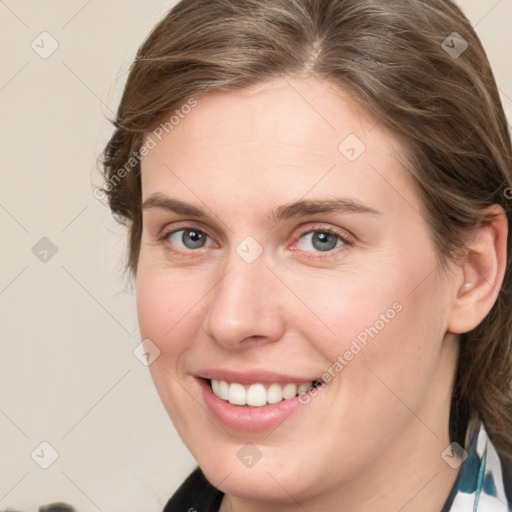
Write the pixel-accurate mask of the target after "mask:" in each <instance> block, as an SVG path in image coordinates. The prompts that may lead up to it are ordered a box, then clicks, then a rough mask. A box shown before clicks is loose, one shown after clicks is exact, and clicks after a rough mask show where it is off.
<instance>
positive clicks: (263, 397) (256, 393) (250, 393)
mask: <svg viewBox="0 0 512 512" xmlns="http://www.w3.org/2000/svg"><path fill="white" fill-rule="evenodd" d="M247 405H250V406H252V407H261V406H262V405H267V391H266V389H265V386H263V385H262V384H254V385H253V386H251V387H250V388H249V389H248V390H247Z"/></svg>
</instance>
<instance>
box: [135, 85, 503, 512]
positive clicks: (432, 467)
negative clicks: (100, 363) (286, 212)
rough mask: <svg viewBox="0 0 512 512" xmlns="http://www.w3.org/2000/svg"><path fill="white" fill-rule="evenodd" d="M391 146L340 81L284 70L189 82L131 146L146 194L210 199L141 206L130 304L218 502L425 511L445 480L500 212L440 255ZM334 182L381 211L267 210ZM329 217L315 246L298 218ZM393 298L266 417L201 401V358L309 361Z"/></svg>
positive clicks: (489, 295) (329, 190)
mask: <svg viewBox="0 0 512 512" xmlns="http://www.w3.org/2000/svg"><path fill="white" fill-rule="evenodd" d="M291 84H293V88H292V87H291ZM348 134H356V135H357V137H359V139H360V140H361V141H363V142H364V144H365V145H366V150H365V151H364V152H363V153H362V154H361V156H359V158H357V160H355V161H353V162H351V161H349V160H348V159H347V158H345V156H344V155H343V154H342V153H341V152H340V151H339V149H338V145H339V144H340V142H342V141H343V140H344V139H345V137H346V136H347V135H348ZM400 150H401V146H400V144H399V142H398V140H397V139H396V138H395V137H393V135H392V134H391V133H389V132H387V131H386V130H385V129H384V128H383V127H382V125H380V124H378V123H377V122H376V120H375V119H373V118H372V117H371V116H370V115H369V114H368V113H367V112H366V111H365V110H364V109H363V108H362V107H361V106H360V105H358V104H357V103H356V102H355V101H354V100H353V99H352V98H351V97H350V96H349V95H348V94H347V93H345V92H343V91H342V90H339V89H335V88H334V87H333V86H330V85H329V84H327V83H325V82H321V81H317V80H315V79H312V78H297V77H295V78H293V80H292V79H291V78H290V79H286V80H284V79H276V80H273V81H271V82H267V83H265V84H262V85H259V86H257V87H252V88H250V89H245V90H243V91H238V92H224V93H210V94H207V95H206V96H204V97H202V98H199V100H198V105H197V107H195V108H194V109H192V111H191V112H190V113H189V114H188V115H187V116H186V117H185V118H184V119H183V120H182V121H181V122H180V123H179V125H177V126H176V127H175V128H174V129H173V130H172V131H170V132H169V134H167V135H165V136H164V137H163V138H162V141H161V142H159V143H158V144H157V146H156V147H155V148H154V149H152V150H151V151H150V152H149V154H148V155H147V156H146V157H145V158H144V160H143V162H142V194H143V201H145V200H147V199H148V198H149V197H151V196H152V195H154V194H157V193H158V194H160V195H162V196H167V197H172V198H175V199H179V200H181V201H184V202H186V203H189V204H190V205H193V206H195V207H197V208H200V209H202V210H205V211H206V213H207V217H205V218H202V219H198V218H196V217H193V216H191V215H186V214H177V213H174V212H171V211H167V210H166V209H164V208H158V207H152V208H146V209H144V212H143V233H142V240H141V250H140V258H139V264H138V269H137V304H138V315H139V324H140V330H141V334H142V337H143V338H144V339H150V340H151V341H152V342H153V343H154V344H155V345H157V346H158V348H159V350H160V356H159V357H158V358H157V359H156V360H155V362H154V363H153V364H152V365H151V366H150V371H151V374H152V377H153V380H154V382H155V385H156V388H157V390H158V392H159V394H160V397H161V399H162V401H163V404H164V406H165V407H166V409H167V411H168V413H169V415H170V417H171V419H172V421H173V423H174V425H175V427H176V429H177V431H178V433H179V434H180V436H181V438H182V439H183V441H184V442H185V444H186V445H187V447H188V448H189V450H190V451H191V453H192V454H193V455H194V457H195V458H196V460H197V461H198V463H199V465H200V467H201V468H202V470H203V472H204V473H205V475H206V477H207V478H208V479H209V480H210V482H211V483H212V484H213V485H215V486H217V487H218V488H220V489H221V490H222V491H223V492H224V493H226V496H225V497H224V500H223V503H222V507H221V511H222V512H225V511H228V510H233V511H237V512H240V511H243V512H256V511H263V510H265V511H286V512H288V511H295V510H304V509H305V510H308V511H310V512H315V511H320V510H343V511H344V512H356V511H359V512H360V511H361V510H373V509H375V510H379V511H381V512H386V511H393V512H396V511H397V510H401V511H402V512H407V511H415V512H422V511H425V512H426V511H432V512H434V511H436V512H437V511H439V510H440V509H441V507H442V505H443V504H444V502H445V500H446V498H447V495H448V493H449V491H450V489H451V487H452V485H453V483H454V480H455V478H456V475H457V470H454V469H452V468H451V467H450V466H449V465H448V464H446V463H445V461H444V460H443V459H442V458H441V453H442V452H443V450H444V449H445V448H446V447H447V446H448V445H449V444H450V440H449V435H448V424H449V409H450V397H451V387H452V383H453V378H454V373H455V368H456V362H457V356H458V338H459V336H458V334H459V333H461V332H465V331H467V330H470V329H471V328H472V327H474V326H475V325H477V324H478V323H479V322H480V321H481V320H482V319H483V318H484V316H485V314H486V313H487V312H488V311H489V310H490V308H491V307H492V304H493V302H494V301H495V299H496V293H497V292H496V290H497V289H499V286H500V284H501V280H502V278H503V272H504V263H503V261H504V244H505V242H504V240H505V239H506V220H505V219H504V216H503V215H502V216H501V217H499V218H498V220H497V221H496V223H495V224H494V225H492V226H490V227H482V228H481V229H480V230H479V231H478V233H475V236H474V237H473V238H472V239H471V240H470V242H469V247H470V249H472V251H470V252H469V253H468V254H469V255H470V256H468V258H466V259H463V260H461V261H459V262H458V263H457V264H455V263H453V264H450V265H449V266H448V270H447V271H446V272H445V271H443V270H441V267H440V265H439V261H438V257H437V254H436V251H435V249H434V246H433V243H432V239H431V237H430V231H429V228H428V226H427V225H426V223H425V219H424V217H423V216H422V215H421V214H420V212H421V203H420V200H419V198H418V196H417V195H416V193H415V191H414V189H413V187H412V183H411V180H410V178H409V177H408V175H407V174H406V172H405V171H404V169H403V168H402V167H401V166H400V164H399V162H398V160H397V159H396V157H395V152H397V151H400ZM333 197H347V198H351V199H352V200H354V201H357V202H359V203H364V204H365V205H367V206H369V207H371V208H373V209H375V210H377V211H378V212H379V213H376V214H373V213H354V212H351V213H347V212H331V213H317V214H310V215H305V216H301V217H297V218H289V219H283V220H281V221H279V222H275V221H274V220H273V216H272V211H273V210H275V209H276V208H277V207H278V206H281V205H285V204H288V203H291V202H293V201H297V200H300V199H308V200H317V199H332V198H333ZM498 213H500V212H498ZM186 227H188V228H189V229H196V230H202V231H203V232H204V233H206V234H207V235H208V238H207V241H206V244H205V245H204V246H203V247H202V248H199V249H190V248H187V246H185V245H184V244H183V238H182V235H183V234H185V235H189V234H190V233H189V232H185V233H184V232H183V231H179V230H183V229H185V228H186ZM326 228H329V229H334V230H337V232H338V233H339V235H340V236H342V237H344V236H347V235H349V236H351V237H352V239H353V243H352V244H343V242H341V240H340V241H338V239H337V238H336V237H334V239H333V240H335V241H336V245H337V246H336V248H334V249H332V250H330V251H321V250H319V249H318V244H314V243H313V241H312V238H311V235H305V234H306V233H308V232H310V231H311V230H312V229H315V230H316V231H317V232H319V233H321V232H322V230H325V229H326ZM178 231H179V233H178V234H173V235H169V236H167V238H165V237H164V238H162V234H164V235H165V234H166V233H176V232H178ZM247 236H251V237H253V238H254V239H255V240H256V241H257V242H258V243H259V244H260V246H261V247H262V248H263V253H262V254H261V255H260V256H259V257H258V258H257V259H256V260H255V261H254V262H252V263H247V262H246V261H244V259H242V258H241V257H240V256H239V255H238V254H237V252H236V248H237V246H238V245H239V244H240V242H241V241H242V240H244V239H245V238H246V237H247ZM189 240H190V237H189V238H185V242H186V243H189ZM491 285H492V286H491ZM393 304H399V305H400V307H401V310H400V312H398V313H397V314H396V315H394V318H393V319H391V320H389V321H388V322H386V323H385V326H384V328H382V329H381V330H379V332H378V334H377V335H376V336H375V337H374V338H370V339H369V341H368V344H367V346H365V347H364V348H363V349H362V350H361V351H360V352H359V353H358V354H357V355H356V356H354V357H353V359H352V360H350V361H348V362H347V364H346V365H344V366H343V369H342V370H341V371H338V372H334V374H335V376H334V377H333V378H332V379H331V380H330V382H329V383H328V384H327V385H326V386H325V387H324V388H322V389H321V391H319V392H318V393H317V395H316V396H315V397H313V398H312V399H311V400H310V401H309V403H308V404H307V405H304V406H303V407H302V408H301V409H300V410H299V411H296V412H295V413H294V414H293V415H292V416H291V417H290V418H288V419H286V420H285V421H284V422H283V423H282V424H281V425H279V426H278V427H277V428H276V429H274V430H273V431H272V432H264V433H242V432H238V431H235V430H229V429H227V428H225V427H224V426H222V425H220V424H219V423H218V422H217V421H216V420H215V419H214V418H213V417H212V416H211V415H210V414H209V412H208V410H207V409H206V406H205V404H204V401H203V398H202V395H201V393H200V389H199V387H198V385H197V382H196V380H195V378H194V374H195V373H196V372H198V371H199V370H201V369H204V368H212V367H214V368H223V369H234V370H237V371H243V370H244V369H255V368H261V369H265V370H267V371H276V372H281V373H285V374H290V375H316V376H318V377H321V376H322V375H323V374H324V373H325V372H326V371H328V369H329V368H331V369H332V367H333V363H334V362H335V361H336V360H339V359H337V358H338V356H340V355H342V356H343V354H345V352H346V351H347V350H348V349H349V348H350V346H351V343H352V341H353V340H354V339H355V338H356V336H357V335H358V334H359V333H361V332H362V331H364V329H365V328H367V327H369V326H373V325H374V324H375V323H376V321H377V320H379V318H382V317H381V315H382V314H385V313H386V311H387V310H389V309H390V308H392V306H393ZM247 442H250V443H253V444H254V445H256V446H257V447H258V449H259V450H260V452H261V454H262V457H261V459H260V460H259V461H258V463H257V464H256V465H255V466H253V467H252V468H247V467H245V466H244V465H243V464H242V463H241V461H240V460H239V459H238V457H237V452H238V450H239V449H240V448H241V447H242V446H244V445H245V444H246V443H247Z"/></svg>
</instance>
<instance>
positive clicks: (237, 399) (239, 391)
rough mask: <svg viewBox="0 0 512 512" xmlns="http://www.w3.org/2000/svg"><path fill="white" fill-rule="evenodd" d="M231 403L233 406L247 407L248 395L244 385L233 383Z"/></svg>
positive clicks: (230, 392)
mask: <svg viewBox="0 0 512 512" xmlns="http://www.w3.org/2000/svg"><path fill="white" fill-rule="evenodd" d="M228 400H229V403H230V404H233V405H245V404H246V403H247V402H246V394H245V388H244V387H243V386H242V384H237V383H236V382H233V383H232V384H230V386H229V398H228Z"/></svg>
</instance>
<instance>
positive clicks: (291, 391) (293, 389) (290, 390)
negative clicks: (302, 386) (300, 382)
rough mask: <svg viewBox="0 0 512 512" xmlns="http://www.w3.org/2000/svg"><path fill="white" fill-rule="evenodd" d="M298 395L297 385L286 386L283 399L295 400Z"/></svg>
mask: <svg viewBox="0 0 512 512" xmlns="http://www.w3.org/2000/svg"><path fill="white" fill-rule="evenodd" d="M296 394H297V384H286V386H285V387H284V388H283V398H293V397H294V396H295V395H296Z"/></svg>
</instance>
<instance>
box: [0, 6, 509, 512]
mask: <svg viewBox="0 0 512 512" xmlns="http://www.w3.org/2000/svg"><path fill="white" fill-rule="evenodd" d="M173 3H174V2H169V1H167V2H165V1H162V0H146V1H144V2H143V1H142V0H138V1H137V0H110V1H109V2H106V1H103V2H100V1H99V0H89V1H86V0H67V1H64V0H53V1H50V0H48V1H45V2H35V1H32V2H30V1H26V0H0V47H1V48H2V66H1V69H0V112H1V117H0V130H1V131H0V140H1V141H2V146H1V147H2V158H1V165H2V168H1V187H0V223H1V226H2V249H1V256H0V257H1V266H0V268H1V270H0V322H1V326H2V331H1V336H2V344H1V349H2V350H1V357H0V511H2V510H4V509H5V508H6V507H7V506H15V507H17V508H18V509H19V510H23V511H27V512H28V511H32V510H34V511H35V510H37V507H38V505H41V504H45V503H49V502H50V501H52V500H57V499H62V500H66V501H68V502H70V503H72V504H74V506H75V507H76V508H77V510H79V511H81V512H88V511H91V512H92V511H98V510H100V511H103V512H116V511H123V512H135V511H137V512H138V511H140V510H144V511H145V512H152V511H155V512H159V511H161V510H162V507H163V505H164V503H165V502H166V500H167V499H168V498H169V497H170V495H171V494H172V492H173V491H174V490H175V488H176V487H177V486H178V485H179V483H180V482H181V481H182V480H183V479H184V478H185V476H186V475H187V474H188V473H189V472H190V470H191V469H192V468H193V467H194V461H193V459H192V457H191V456H190V454H189V453H188V451H187V450H186V449H185V448H184V447H183V445H182V444H181V442H180V440H179V439H178V437H177V435H176V433H175V431H174V429H173V427H172V424H171V422H170V420H169V419H168V418H167V415H166V413H165V411H164V409H163V407H162V405H161V404H160V401H159V398H158V396H157V394H156V392H155V390H154V389H153V385H152V383H151V380H150V378H149V373H148V370H147V368H146V367H145V366H143V365H142V364H141V363H140V362H139V360H138V359H137V358H136V357H135V356H134V355H133V350H134V348H135V347H136V346H137V345H138V343H139V342H140V339H139V334H138V330H137V319H136V313H135V307H134V297H133V290H131V288H130V285H129V283H128V282H127V281H126V279H125V278H123V275H122V264H121V262H122V258H123V252H124V238H123V231H122V230H121V229H120V228H118V227H117V226H116V224H115V223H114V221H113V220H112V219H111V218H110V215H109V212H108V210H107V208H106V207H105V206H104V205H103V204H102V203H101V202H100V201H98V200H97V199H95V198H94V197H93V195H92V187H93V185H94V184H99V183H100V178H99V175H98V173H97V166H96V157H97V156H98V154H99V153H100V151H101V149H102V148H103V146H104V144H105V142H106V141H107V139H108V136H109V134H110V133H111V127H110V124H109V122H108V119H112V118H113V117H114V114H113V112H114V111H115V109H116V107H117V103H118V101H119V96H120V92H121V90H122V86H123V83H124V80H125V77H126V71H127V69H128V66H129V64H130V62H131V60H132V59H133V57H134V55H135V52H136V50H137V48H138V46H139V44H140V43H141V42H142V40H143V38H144V37H145V35H146V34H147V33H148V31H149V30H150V28H151V27H152V26H153V25H154V24H155V23H156V21H157V20H159V19H160V18H161V17H162V16H163V15H164V13H165V12H166V11H167V10H168V9H169V8H170V7H171V6H172V5H173ZM459 3H460V5H461V6H462V7H463V9H464V10H465V12H466V14H467V15H468V17H469V19H470V20H471V22H472V23H473V25H474V26H476V30H477V32H478V34H479V36H480V37H481V39H482V41H483V44H484V47H485V48H486V49H487V52H488V55H489V58H490V60H491V64H492V65H493V68H494V70H495V74H496V78H497V81H498V85H499V87H500V90H501V93H502V98H503V102H504V105H505V107H506V109H507V111H508V115H509V119H511V120H512V65H511V56H510V49H511V48H512V30H511V29H512V0H499V1H498V0H461V1H460V2H459ZM43 31H46V32H48V33H49V34H51V37H52V38H53V39H54V40H55V41H56V42H57V43H58V48H57V50H56V51H55V52H54V53H53V54H52V55H50V56H49V57H48V58H46V59H43V58H41V57H40V56H39V54H38V53H36V51H34V50H33V49H32V47H31V44H32V41H34V40H35V43H34V46H35V48H36V49H37V51H39V52H40V53H44V52H45V51H46V52H47V51H49V50H50V49H51V45H52V44H56V43H52V40H51V39H50V36H39V34H41V32H43ZM38 36H39V37H38ZM42 39H43V42H41V40H42ZM36 45H38V46H36ZM43 237H47V238H48V239H49V240H51V242H52V244H53V245H54V246H55V248H56V249H57V252H56V254H55V255H53V256H52V253H51V251H50V252H49V253H48V254H47V255H46V258H47V261H46V262H42V261H40V260H39V259H38V257H39V258H44V257H45V253H44V252H41V251H44V250H47V249H48V247H46V246H45V245H44V244H45V243H48V242H40V243H42V244H43V245H42V246H41V247H39V246H36V247H38V248H39V249H38V250H37V251H36V253H38V257H36V255H35V254H34V253H33V252H32V248H33V247H34V245H35V244H36V243H38V242H39V241H40V239H41V238H43ZM43 441H45V442H47V443H49V444H50V445H51V446H52V447H53V449H54V450H56V451H57V452H58V454H59V456H58V458H57V459H56V461H55V462H54V463H53V464H52V465H51V466H50V467H49V468H48V469H42V468H41V467H40V465H39V464H44V463H48V462H50V461H51V455H52V448H50V447H48V446H47V445H42V446H40V443H41V442H43ZM31 454H32V455H31Z"/></svg>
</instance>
